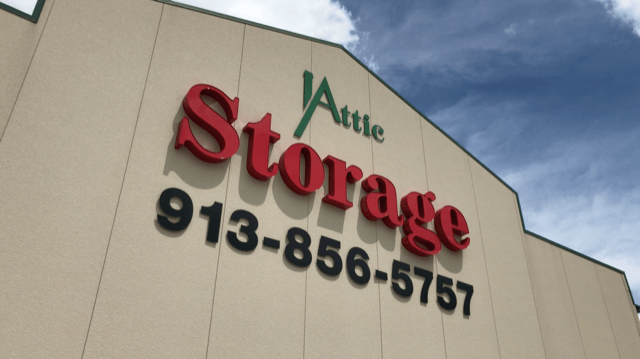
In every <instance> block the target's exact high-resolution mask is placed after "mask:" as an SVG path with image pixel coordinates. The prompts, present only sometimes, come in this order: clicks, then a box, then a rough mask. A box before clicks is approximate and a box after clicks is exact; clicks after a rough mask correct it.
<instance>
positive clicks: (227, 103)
mask: <svg viewBox="0 0 640 359" xmlns="http://www.w3.org/2000/svg"><path fill="white" fill-rule="evenodd" d="M203 95H205V96H209V97H211V98H213V99H214V100H216V101H218V103H219V104H220V106H222V109H223V111H224V113H225V115H227V119H226V120H225V119H224V118H223V117H222V116H220V115H219V114H218V113H217V112H215V111H214V110H213V109H212V108H211V107H209V106H208V105H207V104H206V103H205V102H204V101H203V100H202V97H201V96H203ZM239 103H240V100H238V98H237V97H236V98H235V99H233V101H232V100H231V99H230V98H229V97H227V95H225V93H224V92H222V91H220V90H218V89H217V88H215V87H213V86H210V85H203V84H200V85H195V86H193V87H192V88H191V89H190V90H189V92H188V93H187V96H185V98H184V101H182V107H183V108H184V112H185V113H186V114H187V116H188V117H189V118H190V119H191V120H192V121H193V122H195V123H196V124H197V125H198V126H200V127H202V128H203V129H204V130H205V131H207V132H208V133H209V134H211V136H213V138H215V139H216V141H218V144H219V145H220V151H219V152H212V151H209V150H207V149H206V148H204V147H202V145H201V144H200V143H199V142H198V140H196V138H195V137H194V136H193V132H191V125H190V124H189V118H187V117H183V118H182V121H180V125H179V126H178V134H177V135H176V143H175V148H176V149H179V148H180V147H182V146H186V147H187V148H188V149H189V151H191V152H192V153H193V154H194V155H195V156H196V157H198V158H199V159H201V160H202V161H205V162H212V163H219V162H223V161H225V160H227V159H229V158H230V157H231V156H233V154H234V153H236V152H237V151H238V147H239V146H240V140H239V138H238V133H236V130H235V129H234V128H233V127H232V126H231V124H232V123H233V121H235V120H236V119H237V118H238V105H239Z"/></svg>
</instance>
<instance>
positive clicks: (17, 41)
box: [0, 0, 53, 140]
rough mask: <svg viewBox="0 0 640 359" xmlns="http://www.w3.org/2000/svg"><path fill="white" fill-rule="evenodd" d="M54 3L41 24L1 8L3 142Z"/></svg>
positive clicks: (0, 116) (44, 12)
mask: <svg viewBox="0 0 640 359" xmlns="http://www.w3.org/2000/svg"><path fill="white" fill-rule="evenodd" d="M52 4H53V0H50V1H45V3H44V6H43V7H42V12H41V13H40V20H39V21H38V23H37V24H34V23H33V22H31V21H29V20H27V19H24V18H22V17H19V16H16V15H14V14H12V13H10V12H8V11H4V10H3V9H0V34H2V36H0V49H2V51H0V140H2V133H3V132H4V129H5V127H6V125H7V121H8V120H9V115H10V114H11V111H12V110H13V105H14V104H15V102H16V99H17V98H18V93H19V92H20V87H21V86H22V83H23V81H24V78H25V75H26V73H27V69H28V68H29V65H30V64H31V59H32V58H33V54H34V53H35V50H36V46H37V44H38V41H39V40H40V35H41V34H42V29H44V26H45V24H46V23H47V18H48V17H49V11H50V10H51V5H52Z"/></svg>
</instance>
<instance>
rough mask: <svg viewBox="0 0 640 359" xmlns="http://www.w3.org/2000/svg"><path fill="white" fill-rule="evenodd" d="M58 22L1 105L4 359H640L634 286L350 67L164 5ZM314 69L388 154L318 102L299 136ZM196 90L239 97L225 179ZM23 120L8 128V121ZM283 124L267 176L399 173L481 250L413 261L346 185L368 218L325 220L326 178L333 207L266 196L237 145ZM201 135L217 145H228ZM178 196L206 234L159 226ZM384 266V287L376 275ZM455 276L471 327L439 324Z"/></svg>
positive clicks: (64, 8) (107, 9)
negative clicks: (190, 140)
mask: <svg viewBox="0 0 640 359" xmlns="http://www.w3.org/2000/svg"><path fill="white" fill-rule="evenodd" d="M46 4H47V6H52V10H51V14H50V16H49V18H48V21H47V22H46V24H47V25H46V29H45V30H44V33H43V36H42V39H41V40H40V44H39V46H38V48H37V49H36V50H35V56H34V59H33V63H32V64H31V67H30V69H29V71H28V73H27V74H26V80H25V83H24V86H22V88H21V89H19V88H16V86H17V85H16V84H18V83H20V82H21V80H20V78H19V77H20V76H18V75H16V77H15V78H11V79H9V80H7V82H6V83H3V82H0V85H2V87H0V91H7V93H8V94H9V95H10V96H13V98H14V99H15V98H17V102H16V106H15V110H14V111H13V114H12V115H11V118H10V119H9V121H8V126H7V130H6V132H5V135H4V137H3V139H2V142H0V198H2V201H0V218H3V219H5V221H3V222H0V230H1V231H2V233H3V236H4V237H6V238H3V240H2V241H0V273H2V275H1V276H0V292H1V293H2V297H3V298H7V299H6V300H4V302H3V305H2V306H0V308H1V309H0V321H1V322H2V323H3V325H2V326H1V327H0V333H1V334H0V356H1V357H30V358H31V357H48V358H49V357H60V358H63V357H64V358H66V357H74V356H76V357H77V356H86V357H87V358H88V357H105V358H108V357H201V358H204V357H207V356H209V357H223V358H232V357H237V358H246V357H273V358H287V357H288V358H300V357H309V358H315V357H318V358H320V357H322V358H325V357H349V358H352V357H361V358H376V357H387V358H396V357H397V358H412V357H424V356H429V357H434V358H468V357H480V358H498V357H501V358H543V357H548V358H556V357H562V358H565V357H566V358H571V357H577V358H582V357H586V358H600V357H617V356H618V353H619V354H620V357H622V358H627V357H629V358H630V357H633V355H635V353H637V352H639V350H638V338H639V336H638V335H637V333H638V331H637V327H636V324H637V319H636V318H635V314H634V313H632V309H631V308H630V305H631V303H629V296H628V288H626V285H625V283H624V281H623V277H622V276H621V275H620V274H619V273H617V272H614V271H611V270H609V269H607V268H605V267H601V266H599V265H595V264H594V263H593V262H590V261H588V260H586V259H584V258H582V257H578V256H575V255H574V254H572V253H569V252H567V251H565V250H562V249H560V248H558V247H556V246H553V245H551V244H549V243H547V242H544V241H542V240H539V239H538V238H535V237H533V236H530V235H527V234H524V233H523V228H522V226H521V222H520V215H519V213H518V206H517V202H516V198H515V195H514V193H513V192H512V191H511V190H510V189H509V188H508V187H506V186H505V185H504V184H503V183H501V182H500V181H499V180H497V179H496V178H495V177H494V176H493V175H492V174H491V173H490V172H488V171H487V170H486V169H485V168H484V167H482V166H481V165H479V164H478V163H477V162H476V161H475V159H473V158H471V157H470V156H469V155H468V154H467V153H466V152H464V151H463V150H462V149H460V148H459V147H458V146H457V145H456V144H455V143H453V142H452V141H451V140H450V139H449V138H447V137H446V136H445V135H443V134H442V133H441V132H440V131H439V130H438V129H436V128H435V127H433V125H431V124H430V123H429V122H427V121H426V120H425V119H423V118H422V117H421V115H420V114H419V113H417V112H416V111H415V110H413V109H412V108H411V107H410V106H409V105H407V104H406V103H405V102H404V101H402V99H400V98H399V97H397V95H395V94H394V93H393V92H392V91H391V90H389V89H388V88H387V87H386V86H385V85H384V84H383V83H381V82H380V81H379V80H378V79H377V78H376V77H374V76H372V75H371V74H369V73H368V71H366V69H364V68H363V67H362V66H361V65H360V64H358V63H357V62H356V61H354V60H353V59H352V58H351V57H350V56H349V55H348V54H346V53H345V52H344V51H343V50H341V49H338V48H335V47H332V46H329V45H324V44H320V43H316V42H312V41H309V40H305V39H301V38H298V37H294V36H291V35H286V34H282V33H278V32H274V31H270V30H266V29H262V28H257V27H254V26H251V25H244V24H241V23H238V22H234V21H230V20H225V19H222V18H218V17H215V16H211V15H206V14H202V13H199V12H195V11H191V10H186V9H183V8H179V7H175V6H170V5H163V4H161V3H159V2H156V1H150V0H147V1H142V0H139V1H130V0H129V1H120V2H118V3H117V4H116V5H117V6H114V4H113V3H107V2H103V1H83V2H82V6H79V3H78V2H72V1H71V0H56V1H55V3H54V2H53V1H47V3H46ZM46 9H48V8H47V7H45V10H46ZM45 15H46V11H44V12H43V15H42V16H43V17H42V18H41V22H39V23H38V25H33V26H32V27H26V28H23V27H20V26H22V25H16V26H13V27H11V26H9V27H10V28H11V29H12V30H11V31H15V32H16V37H20V36H24V37H25V38H28V39H30V41H31V42H30V43H28V44H27V45H22V46H23V47H22V48H21V49H22V50H21V51H24V53H23V54H22V55H20V56H21V57H20V59H21V60H19V61H14V60H11V61H13V62H9V63H8V64H9V65H7V66H11V67H12V68H15V69H16V71H17V73H18V74H19V73H20V71H22V74H23V75H22V76H23V77H24V73H25V71H26V68H25V67H24V66H25V65H24V64H25V63H26V61H27V60H28V59H29V51H31V53H33V52H34V49H35V44H34V43H33V41H35V40H34V39H35V38H36V36H35V35H34V34H35V33H36V32H37V31H36V30H37V29H40V28H41V26H44V25H43V24H44V23H45V22H42V21H43V20H42V19H45V18H46V17H45ZM4 16H6V14H4V13H2V12H0V19H2V17H4ZM10 21H14V19H13V18H11V20H10ZM0 24H1V25H0V27H2V28H4V26H6V25H5V24H4V23H0ZM7 26H8V25H7ZM38 31H40V30H38ZM32 32H33V33H32ZM134 35H135V36H134ZM0 46H2V49H3V50H4V48H6V47H7V46H9V47H10V48H12V47H11V46H14V45H12V44H9V45H6V44H5V43H2V42H0ZM12 49H13V48H12ZM1 59H2V57H0V61H7V60H1ZM305 70H308V71H311V72H312V73H313V74H314V84H313V90H314V91H315V90H316V89H317V87H318V86H319V84H320V82H321V81H322V79H323V78H324V77H325V76H326V77H327V80H328V81H329V84H330V86H331V90H332V94H333V97H334V99H335V101H336V104H337V106H338V108H342V107H344V106H345V105H348V106H349V110H350V111H351V112H354V111H355V110H358V111H359V114H360V116H363V115H364V114H368V115H370V116H371V122H372V125H373V124H378V125H381V126H382V127H383V128H384V129H385V135H384V137H385V140H384V142H383V143H379V142H378V141H375V140H373V139H372V138H370V137H366V136H364V135H362V134H357V133H355V132H354V131H353V128H349V129H346V128H344V126H342V125H339V124H335V123H334V121H333V118H332V116H331V113H330V111H328V110H326V109H325V108H323V107H320V106H319V107H318V108H317V109H316V112H315V114H314V115H313V118H312V120H311V122H310V124H309V126H308V127H307V129H306V131H305V133H304V135H303V136H302V138H301V139H297V138H294V137H293V132H294V130H295V128H296V126H297V125H298V122H299V120H300V119H301V117H302V115H303V110H304V109H303V101H302V100H303V99H302V96H303V92H302V89H303V73H304V71H305ZM0 71H4V70H0ZM9 72H11V71H9ZM198 83H206V84H210V85H213V86H215V87H218V88H219V89H221V90H222V91H224V92H225V93H226V94H227V95H228V96H229V97H231V98H234V97H238V98H239V101H240V106H239V116H238V120H237V121H236V122H235V125H234V127H235V128H236V131H237V132H238V134H239V135H240V149H239V151H238V153H237V154H236V155H234V156H233V157H232V158H231V160H229V161H227V162H225V163H222V164H215V165H214V164H208V163H204V162H202V161H200V160H198V159H197V158H195V156H193V154H192V153H191V152H189V151H188V150H187V149H186V148H181V149H180V150H175V149H174V145H173V143H174V141H175V135H176V131H177V125H178V122H179V121H180V120H181V119H182V117H183V116H184V112H183V110H182V99H183V98H184V96H185V94H186V93H187V91H188V90H189V88H191V86H193V85H195V84H198ZM18 91H19V92H18ZM7 103H8V104H9V105H3V104H2V103H0V110H1V111H6V109H7V108H8V107H7V106H9V107H13V105H12V104H11V101H8V102H7ZM2 106H4V107H2ZM267 112H268V113H270V114H271V115H272V130H273V131H275V132H278V133H280V135H281V139H280V141H279V142H277V143H276V144H275V145H274V146H273V148H272V151H271V156H270V159H271V162H277V161H278V160H279V158H280V155H281V154H282V153H283V152H284V151H285V150H286V149H287V148H288V147H289V146H290V145H291V144H293V143H297V142H303V143H306V144H309V145H310V146H311V147H313V148H314V149H315V150H316V151H317V152H318V154H319V155H320V157H321V158H324V157H326V156H327V155H332V156H334V157H337V158H339V159H341V160H344V161H346V162H347V164H348V165H357V166H358V167H360V168H361V169H362V171H363V173H364V176H365V177H364V178H366V177H367V176H369V175H371V174H373V173H375V174H379V175H383V176H385V177H387V178H388V179H390V180H391V181H392V182H393V183H394V184H395V187H396V190H397V194H398V200H400V198H401V197H402V196H403V195H405V194H407V193H409V192H410V191H419V192H421V193H425V192H426V191H433V192H434V193H435V194H436V197H437V199H436V201H435V202H434V205H435V207H436V209H438V208H440V207H442V206H444V205H454V206H456V207H457V208H459V209H460V210H461V211H462V213H464V215H465V218H466V220H467V222H468V224H469V228H470V235H469V236H470V237H471V245H470V246H469V248H467V249H465V250H463V251H460V252H455V253H454V252H451V251H449V250H448V249H446V248H444V247H443V249H442V251H441V252H440V253H439V254H437V255H436V256H434V257H428V258H423V257H417V256H415V255H413V254H411V253H409V252H408V251H407V250H406V249H405V248H403V246H402V244H401V242H400V240H401V238H402V236H403V233H402V231H401V229H400V228H396V229H395V230H391V229H389V228H387V227H386V226H385V225H384V224H382V222H381V221H378V222H375V223H374V222H371V221H369V220H367V219H366V218H364V216H363V215H362V214H361V212H360V210H359V200H360V198H362V196H363V195H364V192H363V191H362V189H361V185H360V184H361V182H358V183H357V184H355V185H351V184H350V185H348V194H349V198H350V199H351V200H352V201H353V202H354V207H352V208H351V209H349V210H346V211H345V210H341V209H338V208H336V207H334V206H331V205H328V204H326V203H324V202H322V197H323V196H324V195H325V194H326V192H327V187H328V184H327V181H326V180H325V183H324V186H323V187H322V188H321V189H320V190H318V191H317V192H316V193H313V194H311V195H309V196H300V195H297V194H294V193H293V192H292V191H291V190H289V188H287V187H286V185H285V184H284V182H283V180H282V177H281V176H280V174H278V175H276V176H275V177H273V178H271V179H270V180H268V181H259V180H256V179H254V178H253V177H251V176H250V175H249V174H248V172H247V169H246V161H247V142H248V136H247V135H246V134H245V133H244V132H242V128H243V127H244V126H245V125H246V124H247V123H249V122H257V121H259V120H260V119H262V117H263V116H264V115H265V114H266V113H267ZM0 115H1V113H0ZM7 116H8V113H7ZM193 128H194V132H195V133H196V136H197V137H198V138H199V139H200V140H201V141H202V142H206V143H211V142H212V139H211V136H209V135H208V134H206V133H204V132H203V131H201V130H199V129H198V127H197V126H193ZM325 169H326V167H325ZM169 187H178V188H180V189H182V190H184V191H185V192H187V193H188V194H189V195H190V196H191V198H192V200H193V204H194V216H193V219H192V221H191V224H190V225H189V227H188V228H187V229H186V230H185V231H183V232H182V233H173V232H168V231H166V230H165V229H163V228H162V227H161V226H160V225H159V224H158V223H157V221H156V220H155V218H156V210H157V208H156V207H157V201H158V197H159V196H160V193H162V191H163V190H164V189H165V188H169ZM214 201H217V202H221V203H223V206H224V207H223V217H222V218H223V220H222V225H221V231H220V241H219V242H218V243H217V244H210V243H206V242H205V236H206V232H207V217H206V216H203V215H200V214H199V210H200V207H202V206H210V205H211V204H212V203H213V202H214ZM238 209H244V210H248V211H250V212H251V213H253V214H254V215H255V216H256V217H257V219H258V220H259V227H258V230H257V234H258V236H259V239H260V243H259V245H258V247H257V248H256V249H255V250H253V251H251V252H241V251H239V250H237V249H235V248H233V247H232V246H230V245H229V242H228V241H227V238H226V233H227V231H238V228H239V224H237V223H232V222H230V221H229V218H230V216H231V213H232V212H233V211H235V210H238ZM294 226H295V227H300V228H303V229H305V230H306V231H308V232H309V234H310V236H311V239H312V243H311V246H310V251H311V253H312V256H313V260H312V262H311V265H310V266H309V267H308V268H307V269H302V268H298V267H296V266H294V265H292V264H290V263H289V262H288V261H287V260H286V259H285V258H284V256H283V252H284V248H285V246H286V241H285V236H286V233H287V230H288V229H289V228H291V227H294ZM430 227H431V228H433V225H432V224H431V225H430ZM321 235H324V236H328V237H330V238H333V239H336V240H339V241H340V242H341V248H340V251H339V253H340V256H341V258H342V260H343V270H342V272H341V274H340V275H339V276H338V277H337V278H330V277H328V276H326V275H324V274H322V273H321V272H320V271H319V270H318V269H317V265H316V259H317V251H318V241H319V238H320V236H321ZM265 236H268V237H271V238H275V239H278V240H280V249H279V250H274V249H269V248H265V247H263V246H262V239H263V237H265ZM355 246H358V247H361V248H363V249H364V250H365V251H366V252H367V253H368V255H369V260H368V265H369V267H370V269H371V276H372V277H371V279H370V281H369V282H368V284H367V285H365V286H361V285H357V284H355V283H354V282H353V281H352V280H351V279H350V278H349V276H348V274H347V270H346V255H347V253H348V251H349V249H351V248H352V247H355ZM393 260H400V261H403V262H406V263H409V264H410V265H411V266H412V267H415V266H418V267H421V268H424V269H428V270H430V271H432V272H433V274H434V280H433V282H432V284H431V287H430V291H429V303H428V304H426V305H425V304H421V303H420V290H421V288H422V282H423V279H422V278H421V277H418V276H416V275H415V274H414V273H413V269H412V271H411V273H409V275H410V277H411V279H412V281H413V286H414V292H413V295H412V296H411V298H409V299H407V298H402V297H399V296H397V295H396V294H395V293H394V292H393V290H392V280H391V266H392V263H393ZM376 269H380V270H383V271H385V272H387V273H388V275H389V279H388V280H387V281H380V280H378V279H374V273H375V270H376ZM438 274H441V275H445V276H447V277H450V278H452V279H453V280H454V283H455V282H456V281H463V282H466V283H469V284H472V285H473V286H474V295H473V298H472V301H471V315H470V316H464V315H463V313H462V306H463V302H464V294H465V293H464V292H463V291H459V290H456V291H455V292H456V294H457V296H458V305H457V307H456V309H455V310H453V311H446V310H444V309H442V308H440V307H439V305H438V304H437V300H436V299H437V297H436V276H437V275H438ZM454 288H455V285H454ZM454 290H455V289H454Z"/></svg>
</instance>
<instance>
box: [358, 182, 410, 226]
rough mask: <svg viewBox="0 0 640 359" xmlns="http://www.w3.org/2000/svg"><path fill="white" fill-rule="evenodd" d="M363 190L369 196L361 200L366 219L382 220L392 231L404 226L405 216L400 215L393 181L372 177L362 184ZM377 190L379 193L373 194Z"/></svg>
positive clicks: (361, 208)
mask: <svg viewBox="0 0 640 359" xmlns="http://www.w3.org/2000/svg"><path fill="white" fill-rule="evenodd" d="M362 189H364V190H365V192H367V195H366V196H364V197H362V199H361V200H360V210H362V214H363V215H364V216H365V218H366V219H368V220H370V221H375V220H378V219H382V222H384V224H385V225H386V226H387V227H389V228H391V229H394V228H396V227H398V226H401V225H402V222H403V221H404V216H399V215H398V196H397V194H396V187H395V186H394V185H393V183H391V181H389V180H388V179H386V178H384V177H382V176H379V175H371V176H369V177H367V179H365V180H364V181H363V182H362ZM375 190H378V192H373V191H375Z"/></svg>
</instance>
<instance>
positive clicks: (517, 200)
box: [513, 191, 547, 358]
mask: <svg viewBox="0 0 640 359" xmlns="http://www.w3.org/2000/svg"><path fill="white" fill-rule="evenodd" d="M513 205H514V207H515V209H516V211H518V212H519V213H520V226H519V227H520V233H522V235H521V236H520V240H521V241H522V249H523V250H524V260H525V261H526V262H527V274H528V275H529V285H530V286H531V296H532V297H533V307H534V308H535V310H536V319H537V321H538V330H539V331H540V340H541V341H542V350H544V356H545V358H546V357H547V349H546V347H545V345H544V336H543V335H542V326H540V314H539V313H538V303H537V301H536V294H535V293H534V291H533V280H532V279H531V268H530V267H529V257H528V256H527V246H526V245H525V244H524V241H525V239H524V236H525V233H524V220H523V219H522V210H521V208H520V201H519V199H518V194H517V193H515V191H514V192H513Z"/></svg>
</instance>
